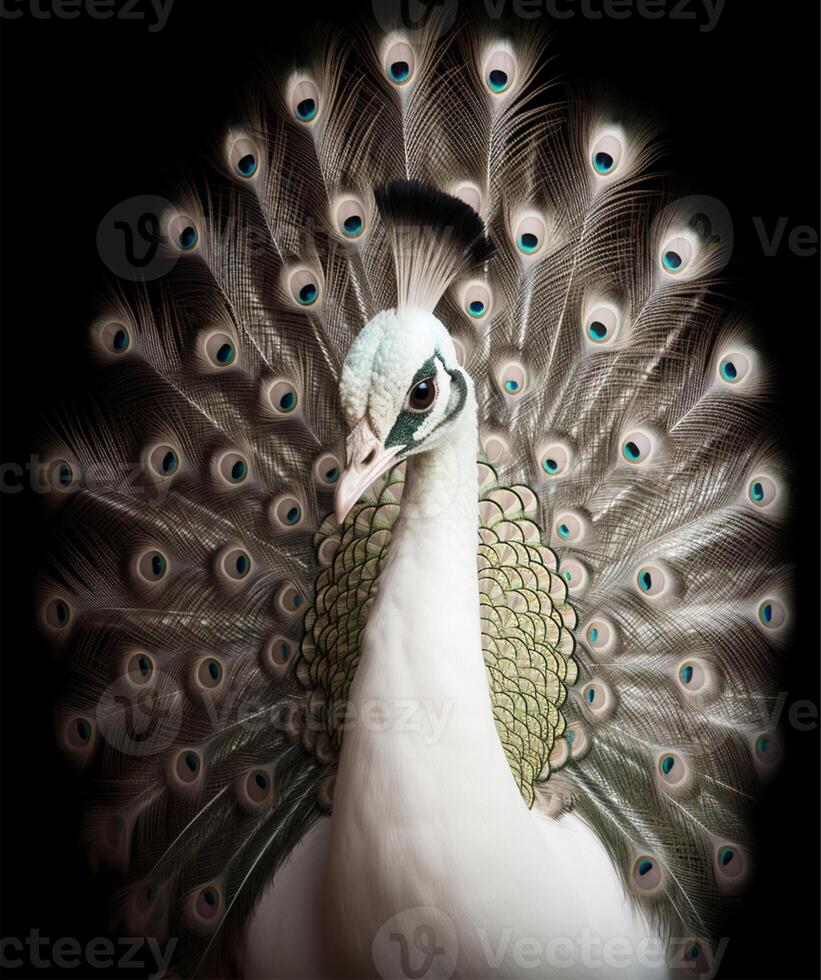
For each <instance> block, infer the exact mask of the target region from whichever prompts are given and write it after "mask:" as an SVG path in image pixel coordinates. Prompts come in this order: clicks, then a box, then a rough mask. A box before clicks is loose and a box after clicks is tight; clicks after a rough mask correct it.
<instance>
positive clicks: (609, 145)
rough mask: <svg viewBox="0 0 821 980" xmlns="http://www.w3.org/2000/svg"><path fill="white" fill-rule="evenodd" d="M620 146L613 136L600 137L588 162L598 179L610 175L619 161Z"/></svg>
mask: <svg viewBox="0 0 821 980" xmlns="http://www.w3.org/2000/svg"><path fill="white" fill-rule="evenodd" d="M621 154H622V146H621V142H620V140H618V139H617V138H616V137H615V136H612V135H607V136H602V137H601V139H600V140H599V141H598V142H597V143H596V145H595V146H594V147H593V151H592V153H591V156H590V162H591V164H592V166H593V170H594V171H595V172H596V173H597V174H598V175H599V176H600V177H607V176H609V175H610V174H612V173H613V172H614V171H615V170H616V169H617V168H618V165H619V161H620V160H621Z"/></svg>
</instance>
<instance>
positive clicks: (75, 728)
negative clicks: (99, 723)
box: [66, 718, 94, 749]
mask: <svg viewBox="0 0 821 980" xmlns="http://www.w3.org/2000/svg"><path fill="white" fill-rule="evenodd" d="M93 736H94V722H93V721H91V720H90V719H88V718H72V719H71V721H70V722H69V723H68V725H67V726H66V742H67V744H68V745H69V746H71V747H72V748H75V749H84V748H86V746H88V745H89V744H90V743H91V739H92V738H93Z"/></svg>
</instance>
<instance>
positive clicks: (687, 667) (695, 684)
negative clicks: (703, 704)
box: [676, 660, 708, 694]
mask: <svg viewBox="0 0 821 980" xmlns="http://www.w3.org/2000/svg"><path fill="white" fill-rule="evenodd" d="M676 676H677V678H678V682H679V684H680V685H681V687H682V689H683V690H684V691H686V692H687V693H688V694H695V693H696V692H697V691H700V690H702V688H703V687H704V686H705V684H706V683H707V680H708V675H707V671H706V670H705V668H704V665H703V664H702V663H700V662H699V661H698V660H685V661H684V663H683V664H681V665H680V666H679V668H678V671H677V674H676Z"/></svg>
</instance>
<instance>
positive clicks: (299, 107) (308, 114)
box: [291, 78, 319, 124]
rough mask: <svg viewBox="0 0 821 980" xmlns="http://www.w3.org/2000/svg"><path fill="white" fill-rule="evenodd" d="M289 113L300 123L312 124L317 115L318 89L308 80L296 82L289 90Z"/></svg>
mask: <svg viewBox="0 0 821 980" xmlns="http://www.w3.org/2000/svg"><path fill="white" fill-rule="evenodd" d="M291 111H292V112H293V114H294V116H295V118H296V119H297V120H298V121H299V122H301V123H305V124H308V123H312V122H313V121H314V120H315V119H316V118H317V116H318V115H319V89H318V88H317V87H316V85H314V83H313V82H312V81H310V80H309V79H307V78H306V79H303V80H302V81H300V82H297V83H296V85H294V86H293V87H292V89H291Z"/></svg>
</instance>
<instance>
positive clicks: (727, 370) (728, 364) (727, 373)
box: [719, 358, 738, 384]
mask: <svg viewBox="0 0 821 980" xmlns="http://www.w3.org/2000/svg"><path fill="white" fill-rule="evenodd" d="M719 370H720V371H721V377H722V378H724V380H725V381H727V382H729V383H730V384H732V383H733V382H734V381H735V380H736V379H737V378H738V368H736V366H735V364H733V362H732V361H731V360H730V359H729V358H725V360H723V361H722V362H721V367H720V369H719Z"/></svg>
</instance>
